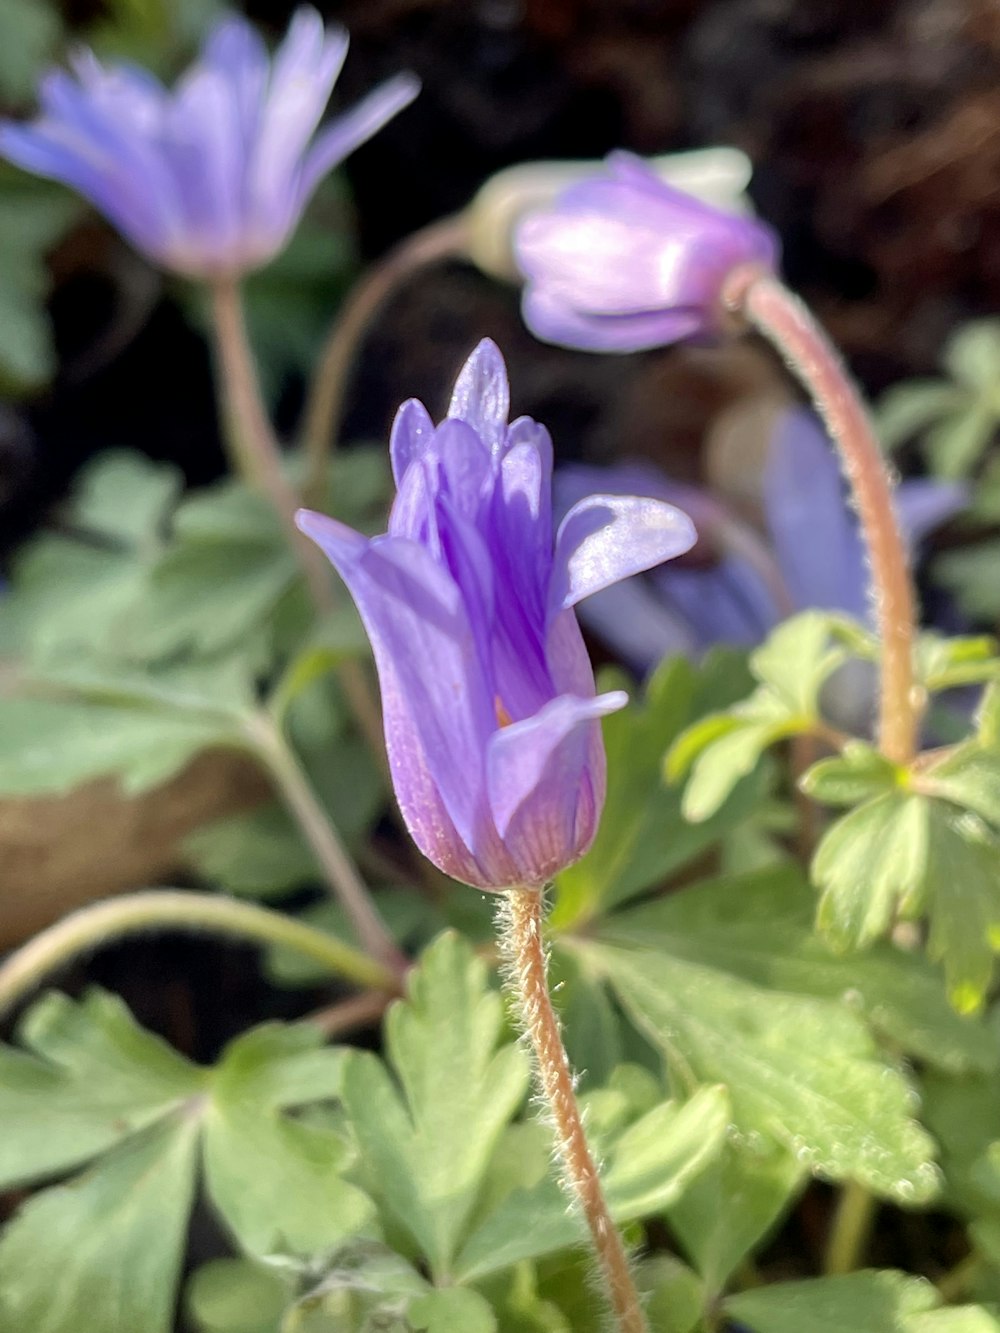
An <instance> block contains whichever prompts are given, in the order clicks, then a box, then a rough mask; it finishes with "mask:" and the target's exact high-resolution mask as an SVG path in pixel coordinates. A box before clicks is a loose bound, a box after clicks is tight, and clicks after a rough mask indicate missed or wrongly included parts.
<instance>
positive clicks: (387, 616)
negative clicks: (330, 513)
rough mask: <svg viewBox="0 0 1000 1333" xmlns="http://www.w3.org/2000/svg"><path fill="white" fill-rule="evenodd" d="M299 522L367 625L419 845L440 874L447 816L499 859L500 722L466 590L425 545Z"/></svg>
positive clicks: (472, 847) (310, 520) (315, 519)
mask: <svg viewBox="0 0 1000 1333" xmlns="http://www.w3.org/2000/svg"><path fill="white" fill-rule="evenodd" d="M296 522H297V523H298V525H299V528H300V529H301V531H302V532H304V533H305V534H306V536H308V537H311V538H312V540H313V541H315V542H316V543H317V545H319V546H320V547H321V548H322V549H323V551H324V552H325V553H326V555H327V556H328V557H329V559H330V561H331V562H332V563H333V565H334V566H335V567H336V569H337V571H338V572H339V574H340V575H341V577H342V578H343V580H344V582H345V583H346V584H347V586H348V589H349V590H350V593H351V596H352V597H353V598H354V601H355V603H356V605H357V608H358V611H359V612H360V614H361V618H362V620H363V621H364V624H365V629H366V630H367V632H368V637H369V639H370V640H371V645H372V650H373V652H374V654H375V663H376V666H377V667H378V673H379V680H380V683H381V686H382V703H383V709H384V714H385V733H386V744H387V747H388V751H389V762H390V765H391V768H392V774H393V784H394V786H395V789H396V796H397V799H398V800H399V805H400V809H401V810H402V812H403V815H404V817H405V819H406V821H407V824H408V826H409V828H410V831H411V832H412V834H413V837H414V840H415V841H416V842H417V845H418V846H419V847H420V848H421V850H422V851H424V853H425V854H426V855H427V856H430V857H431V859H432V860H435V861H436V863H437V864H439V865H440V864H441V860H440V859H438V858H439V857H440V856H441V855H442V851H441V847H442V843H441V839H443V838H444V839H446V836H447V833H448V830H447V828H446V827H444V826H443V825H442V824H441V820H442V818H443V816H442V813H441V812H442V811H443V812H444V815H446V816H447V819H448V822H449V823H450V825H451V827H452V829H453V830H454V832H455V833H456V834H457V837H458V839H459V840H460V842H461V845H462V847H464V848H465V850H466V852H467V853H468V852H471V853H472V857H473V859H477V858H476V853H477V852H478V851H479V850H480V848H481V847H482V846H483V839H484V837H485V838H486V842H487V846H486V850H487V851H489V845H488V843H489V838H488V831H489V830H490V829H491V828H492V825H491V823H490V821H489V817H488V812H487V808H486V793H485V789H484V779H485V754H486V745H487V742H488V739H489V736H490V735H491V733H492V732H493V731H494V730H495V728H496V719H495V714H494V705H493V700H492V698H491V697H489V694H488V690H487V688H486V685H485V682H484V680H483V676H482V671H481V668H480V664H479V661H478V655H477V652H476V646H475V641H474V636H473V633H472V629H471V626H470V622H469V616H468V613H467V611H466V608H465V606H464V605H463V602H462V598H461V595H460V593H459V589H458V587H457V585H456V584H455V582H454V580H453V579H451V578H450V577H449V576H448V574H447V573H446V572H445V571H444V570H443V569H441V568H440V567H439V566H438V565H436V564H435V563H434V561H433V559H432V558H431V556H430V555H429V554H428V552H427V551H425V550H424V549H423V547H421V546H418V545H417V544H416V543H415V542H411V541H407V540H405V539H403V538H399V537H376V538H375V539H374V540H372V541H369V540H368V539H366V538H365V537H362V536H361V534H360V533H357V532H354V531H353V530H352V529H351V528H347V527H345V526H344V525H343V524H342V523H338V522H336V520H334V519H331V518H327V517H325V516H324V515H322V514H315V513H312V512H311V511H309V510H300V511H299V513H298V515H297V517H296ZM430 786H433V788H434V789H435V790H436V792H437V793H438V795H439V798H440V800H439V806H440V809H439V810H437V811H436V813H435V818H434V820H432V821H431V825H430V826H428V824H427V815H426V812H425V810H424V808H423V805H422V803H423V802H424V801H425V800H426V799H427V792H428V789H429V787H430ZM484 830H485V832H484ZM432 848H433V849H434V850H432Z"/></svg>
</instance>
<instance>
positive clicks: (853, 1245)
mask: <svg viewBox="0 0 1000 1333" xmlns="http://www.w3.org/2000/svg"><path fill="white" fill-rule="evenodd" d="M877 1206H878V1205H877V1202H876V1200H875V1199H874V1198H873V1197H872V1196H871V1194H869V1193H868V1191H867V1190H866V1189H865V1187H864V1186H863V1185H859V1184H858V1183H857V1181H855V1180H849V1181H848V1182H847V1184H846V1185H845V1186H844V1188H843V1189H842V1190H841V1192H840V1199H839V1201H838V1203H837V1210H836V1212H835V1213H834V1216H833V1225H832V1226H831V1228H830V1235H829V1238H828V1240H827V1245H826V1257H825V1260H824V1263H823V1272H824V1273H825V1274H826V1275H827V1276H828V1277H834V1276H837V1275H839V1274H842V1273H853V1271H854V1270H855V1269H856V1268H857V1267H858V1266H859V1264H860V1262H861V1259H862V1257H863V1255H864V1252H865V1249H866V1248H867V1245H868V1238H869V1236H870V1235H871V1229H872V1223H873V1222H874V1220H875V1211H876V1208H877Z"/></svg>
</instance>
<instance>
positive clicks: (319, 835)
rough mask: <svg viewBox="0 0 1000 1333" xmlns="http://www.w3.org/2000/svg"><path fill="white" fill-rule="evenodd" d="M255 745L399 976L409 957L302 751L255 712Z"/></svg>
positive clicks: (363, 935)
mask: <svg viewBox="0 0 1000 1333" xmlns="http://www.w3.org/2000/svg"><path fill="white" fill-rule="evenodd" d="M248 731H249V735H250V739H251V741H252V742H253V746H254V751H255V753H256V754H257V755H258V757H259V758H260V760H261V762H262V763H263V764H264V766H265V767H266V769H267V771H268V772H269V773H270V774H271V777H272V778H273V779H274V782H275V785H276V786H277V788H278V790H279V791H280V793H281V795H282V797H283V798H284V800H285V803H286V805H287V806H288V809H289V811H290V812H291V814H292V815H293V816H294V817H295V820H296V822H297V823H298V825H299V827H300V828H301V830H302V832H303V834H304V836H305V838H306V841H307V842H308V843H309V846H310V847H311V848H312V850H313V854H314V855H315V857H316V860H317V861H318V862H319V866H320V869H321V870H322V871H323V874H324V876H325V878H326V880H327V883H328V884H329V886H330V889H331V892H332V893H333V896H334V897H335V898H336V900H337V902H338V903H340V905H341V907H342V908H343V909H344V912H345V913H346V915H347V918H348V920H349V921H350V923H351V925H352V926H353V928H354V932H355V934H356V935H357V938H358V942H359V943H360V944H361V945H362V947H363V948H364V949H366V950H367V951H368V953H370V954H371V955H372V957H374V958H377V959H378V960H379V961H380V962H381V963H382V964H383V965H384V966H385V967H387V968H388V969H389V970H390V971H391V973H392V974H393V976H394V977H395V978H396V980H397V981H398V980H399V979H400V978H401V977H402V976H403V975H404V974H405V972H406V969H407V967H408V966H409V963H408V962H407V960H406V958H405V957H404V956H403V955H402V954H401V953H400V952H399V950H398V949H397V948H396V945H395V943H394V942H393V939H392V936H391V935H390V934H389V932H388V930H386V927H385V923H384V922H383V921H382V918H381V917H380V916H379V914H378V911H377V910H376V908H375V904H374V903H373V902H372V899H371V895H370V894H369V892H368V889H367V888H366V886H365V883H364V881H363V880H362V878H361V876H360V874H359V873H358V869H357V867H356V866H355V864H354V862H353V861H352V860H351V857H350V855H349V853H348V851H347V848H346V847H345V846H344V844H343V842H342V841H341V839H340V834H339V833H338V832H337V830H336V828H335V827H334V826H333V824H332V823H331V822H330V819H329V817H328V815H327V813H326V811H325V810H324V809H323V807H322V805H320V803H319V801H318V799H317V797H316V793H315V792H314V791H313V789H312V787H311V785H310V783H309V779H308V778H307V777H306V775H305V773H304V772H303V770H302V765H301V764H300V763H299V760H298V757H297V755H296V754H295V752H294V751H293V750H292V747H291V746H290V745H289V744H288V742H287V740H286V739H285V737H284V736H283V735H282V732H281V729H280V727H279V726H278V724H277V723H276V722H275V721H274V719H273V718H272V717H271V716H270V715H269V714H268V713H265V712H260V713H256V714H255V715H254V716H253V718H252V719H251V722H250V724H249V725H248Z"/></svg>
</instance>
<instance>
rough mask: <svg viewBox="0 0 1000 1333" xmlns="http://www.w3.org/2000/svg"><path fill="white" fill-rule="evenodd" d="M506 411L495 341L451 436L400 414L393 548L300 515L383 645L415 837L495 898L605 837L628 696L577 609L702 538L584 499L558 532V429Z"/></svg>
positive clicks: (382, 667)
mask: <svg viewBox="0 0 1000 1333" xmlns="http://www.w3.org/2000/svg"><path fill="white" fill-rule="evenodd" d="M507 412H508V387H507V373H506V370H505V367H504V363H503V359H502V357H501V356H500V353H499V352H498V350H497V348H496V347H495V346H494V345H493V343H491V342H489V341H488V340H485V341H483V342H482V343H480V345H479V346H478V347H477V349H476V350H475V352H474V353H473V354H472V356H471V357H470V358H469V360H468V361H467V362H466V364H465V367H464V368H463V370H462V372H461V374H460V375H459V377H458V382H457V383H456V385H455V391H454V394H453V395H452V399H451V406H450V407H449V410H448V416H447V418H446V419H445V420H444V421H443V422H442V423H441V424H440V425H438V426H435V425H434V424H433V422H432V421H431V418H430V417H429V416H428V414H427V411H426V410H425V408H424V407H423V406H422V405H421V404H420V403H418V402H416V401H414V400H411V401H410V402H408V403H405V404H404V405H403V406H402V407H401V408H400V410H399V413H398V414H397V416H396V421H395V424H394V425H393V429H392V438H391V444H390V448H391V453H392V467H393V473H394V476H395V479H396V484H397V487H398V491H397V495H396V499H395V502H394V504H393V507H392V512H391V514H390V517H389V531H388V532H387V533H386V534H385V535H384V536H380V537H375V538H374V539H371V540H369V539H368V538H365V537H363V536H361V535H360V533H357V532H354V531H352V529H350V528H347V527H344V525H343V524H341V523H338V522H336V521H334V520H333V519H331V518H326V517H324V516H323V515H322V514H316V513H312V512H310V511H308V510H303V511H300V513H299V526H300V527H301V529H302V531H303V532H305V533H306V534H307V535H308V536H310V537H312V539H313V540H314V541H316V542H317V543H318V544H319V545H320V546H321V547H322V549H323V550H324V551H325V552H326V554H327V555H328V556H329V558H330V560H331V561H332V562H333V564H334V565H335V566H336V568H337V570H338V571H339V572H340V575H341V577H342V578H343V579H344V581H345V583H346V584H347V586H348V588H349V589H350V592H351V595H352V596H353V598H354V600H355V602H356V603H357V606H358V610H359V611H360V613H361V617H362V619H363V620H364V623H365V628H366V629H367V631H368V636H369V638H370V639H371V643H372V648H373V650H374V653H375V662H376V665H377V667H378V672H379V679H380V683H381V687H382V706H383V712H384V717H385V735H386V744H387V747H388V752H389V763H390V767H391V769H392V776H393V783H394V786H395V789H396V796H397V799H398V801H399V805H400V808H401V810H402V812H403V816H404V818H405V820H406V823H407V826H408V827H409V829H410V832H411V833H412V835H413V838H414V840H415V842H416V843H417V845H418V847H419V848H420V849H421V851H422V852H423V853H424V855H425V856H427V857H429V858H430V860H431V861H433V862H434V864H435V865H437V866H439V867H440V868H441V869H442V870H444V871H446V872H447V873H448V874H450V875H453V876H454V877H455V878H456V879H460V880H464V881H466V882H467V883H469V884H475V885H478V886H479V887H481V888H484V889H496V890H499V889H503V888H509V887H512V886H514V885H526V886H537V885H541V884H543V883H545V882H546V881H547V880H548V879H550V878H551V877H552V876H553V875H554V874H555V873H556V872H557V871H559V870H560V869H562V868H563V867H564V866H567V865H569V864H570V863H571V862H573V861H575V860H576V859H577V858H578V857H580V856H581V855H582V854H583V853H584V852H585V851H586V849H587V847H588V846H589V845H590V842H591V840H592V839H593V836H594V833H595V832H596V829H597V823H598V819H599V816H600V812H601V808H602V805H603V802H604V748H603V744H602V741H601V730H600V726H599V722H598V719H599V718H600V717H601V716H603V715H604V714H605V713H609V712H613V711H614V710H615V709H618V708H621V707H623V706H624V704H625V702H626V696H625V695H624V694H622V693H621V692H615V693H612V694H605V695H601V696H598V697H595V688H594V676H593V671H592V669H591V666H590V661H589V659H588V657H587V652H586V649H585V648H584V645H583V640H582V638H581V635H580V631H579V628H578V626H577V623H576V616H575V614H574V612H573V610H572V608H573V606H574V605H575V604H576V603H577V602H578V601H579V600H580V599H581V598H583V597H588V596H589V595H590V594H591V593H593V592H596V591H597V590H599V589H601V588H606V587H608V586H609V585H610V584H612V583H615V582H617V581H618V580H619V579H623V578H626V577H627V576H628V575H630V574H634V573H636V572H638V571H639V570H643V569H648V568H650V567H651V566H652V565H655V564H658V563H659V562H660V561H662V560H666V559H669V558H670V557H671V556H674V555H677V554H678V553H679V552H681V551H685V550H687V549H688V547H690V546H691V544H692V542H693V541H694V530H693V527H692V525H691V522H690V520H689V519H688V518H687V517H686V516H685V515H684V514H682V513H680V512H679V511H678V510H676V509H674V508H673V507H672V506H670V505H668V504H664V503H662V502H660V501H657V500H638V499H634V498H632V497H631V496H608V495H591V496H587V497H585V498H583V499H581V500H580V501H579V503H577V504H574V505H573V506H572V507H571V508H570V510H569V512H568V513H567V514H566V516H565V517H564V519H563V521H562V523H561V524H560V526H559V529H558V532H556V533H555V536H554V538H553V525H552V507H551V495H550V491H551V476H552V443H551V441H550V439H549V435H548V432H547V431H546V430H545V428H544V426H540V425H539V424H538V423H537V422H535V421H532V420H531V419H530V418H529V417H520V418H518V419H517V420H516V421H514V422H513V423H512V424H510V425H508V424H507Z"/></svg>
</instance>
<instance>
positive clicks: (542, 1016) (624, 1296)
mask: <svg viewBox="0 0 1000 1333" xmlns="http://www.w3.org/2000/svg"><path fill="white" fill-rule="evenodd" d="M500 918H501V922H502V929H501V932H500V938H501V943H502V947H503V951H504V954H505V957H506V963H507V968H508V972H509V975H510V981H511V985H512V987H513V989H514V992H515V994H516V996H517V1001H518V1008H519V1011H520V1016H521V1022H522V1024H523V1026H524V1030H525V1032H526V1033H527V1035H528V1037H529V1039H530V1041H531V1046H532V1049H533V1051H534V1056H535V1070H536V1075H537V1080H538V1086H539V1088H540V1090H541V1093H542V1096H543V1097H544V1099H545V1103H546V1106H547V1107H548V1110H549V1114H550V1115H551V1117H552V1125H553V1128H554V1130H555V1136H556V1150H557V1152H558V1154H559V1160H560V1163H561V1165H562V1168H563V1176H564V1183H565V1185H566V1187H567V1189H568V1191H569V1193H570V1194H571V1195H572V1197H573V1200H574V1202H575V1203H577V1204H578V1205H579V1206H580V1208H581V1210H582V1212H583V1215H584V1217H585V1219H586V1222H587V1225H588V1227H589V1228H590V1234H591V1236H592V1238H593V1242H594V1249H595V1250H596V1252H597V1258H598V1262H599V1263H600V1267H601V1273H602V1276H603V1279H604V1283H605V1286H606V1289H607V1295H608V1300H609V1303H610V1305H611V1308H612V1310H613V1311H614V1315H615V1319H616V1321H617V1325H618V1328H619V1330H620V1333H646V1320H645V1317H644V1316H643V1313H642V1305H641V1303H640V1300H639V1293H638V1292H637V1291H636V1288H635V1283H634V1282H633V1281H632V1273H631V1271H630V1268H629V1261H628V1256H627V1254H626V1253H625V1246H624V1244H623V1243H622V1238H621V1236H620V1235H619V1234H618V1230H617V1228H616V1227H615V1224H614V1222H613V1221H612V1219H611V1214H610V1212H609V1211H608V1205H607V1201H606V1200H605V1198H604V1192H603V1190H602V1189H601V1180H600V1176H599V1174H598V1171H597V1167H596V1165H595V1163H594V1159H593V1157H592V1156H591V1153H590V1149H589V1148H588V1147H587V1139H586V1136H585V1134H584V1132H583V1122H582V1121H581V1119H580V1108H579V1106H578V1105H577V1101H576V1094H575V1092H574V1090H573V1075H572V1073H571V1072H570V1067H569V1061H568V1059H567V1057H566V1050H565V1048H564V1046H563V1043H562V1036H561V1035H560V1031H559V1020H558V1019H557V1018H556V1015H555V1011H554V1010H553V1008H552V1000H551V997H550V996H549V989H548V980H547V960H546V955H545V946H544V944H543V943H542V894H541V892H540V891H538V890H536V889H510V890H508V891H507V892H506V893H504V894H503V895H501V899H500Z"/></svg>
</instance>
